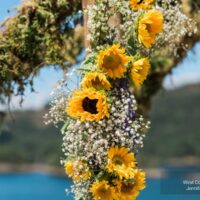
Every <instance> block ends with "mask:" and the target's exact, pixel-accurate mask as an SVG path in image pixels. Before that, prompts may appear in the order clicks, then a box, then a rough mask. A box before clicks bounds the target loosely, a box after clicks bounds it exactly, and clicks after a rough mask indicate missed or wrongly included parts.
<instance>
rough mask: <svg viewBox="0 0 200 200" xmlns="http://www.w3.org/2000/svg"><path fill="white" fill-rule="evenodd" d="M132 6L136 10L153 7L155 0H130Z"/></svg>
mask: <svg viewBox="0 0 200 200" xmlns="http://www.w3.org/2000/svg"><path fill="white" fill-rule="evenodd" d="M129 1H130V5H131V8H132V9H133V10H134V11H137V10H139V9H144V10H147V9H151V8H152V7H153V3H154V0H129Z"/></svg>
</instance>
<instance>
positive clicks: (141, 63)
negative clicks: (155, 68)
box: [131, 58, 150, 88]
mask: <svg viewBox="0 0 200 200" xmlns="http://www.w3.org/2000/svg"><path fill="white" fill-rule="evenodd" d="M149 70H150V62H149V59H148V58H141V59H139V60H137V61H135V62H133V65H132V68H131V79H132V81H133V82H134V84H135V86H136V87H137V88H138V87H140V86H141V85H142V83H143V82H144V80H145V79H146V78H147V76H148V74H149Z"/></svg>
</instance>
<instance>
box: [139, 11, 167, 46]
mask: <svg viewBox="0 0 200 200" xmlns="http://www.w3.org/2000/svg"><path fill="white" fill-rule="evenodd" d="M162 31H163V15H162V14H161V13H160V12H159V11H157V10H151V11H148V12H147V13H145V14H144V16H143V17H142V18H141V19H140V21H139V24H138V40H139V42H140V43H142V44H143V45H144V46H145V47H146V48H150V47H151V46H152V45H153V44H154V43H155V40H156V36H157V34H159V33H161V32H162Z"/></svg>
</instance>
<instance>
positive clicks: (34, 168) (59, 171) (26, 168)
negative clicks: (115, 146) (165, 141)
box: [0, 163, 161, 178]
mask: <svg viewBox="0 0 200 200" xmlns="http://www.w3.org/2000/svg"><path fill="white" fill-rule="evenodd" d="M34 172H39V173H47V174H51V175H55V176H62V177H66V175H65V172H64V168H63V167H62V166H61V167H53V166H49V165H44V164H8V163H3V164H2V163H0V173H34ZM145 172H146V173H147V176H148V178H160V177H161V169H159V168H151V169H150V168H149V169H145Z"/></svg>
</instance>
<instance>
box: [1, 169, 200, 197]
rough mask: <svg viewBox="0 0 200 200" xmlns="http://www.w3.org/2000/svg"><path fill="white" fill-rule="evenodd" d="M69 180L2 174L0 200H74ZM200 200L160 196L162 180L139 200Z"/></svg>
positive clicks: (154, 182)
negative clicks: (69, 189) (69, 192)
mask: <svg viewBox="0 0 200 200" xmlns="http://www.w3.org/2000/svg"><path fill="white" fill-rule="evenodd" d="M70 184H71V181H70V180H68V179H67V178H62V177H56V176H51V175H48V174H41V173H26V174H15V173H9V174H0V200H45V199H47V200H72V199H73V197H72V196H71V197H70V196H66V193H65V189H66V188H67V187H68V188H70ZM150 199H155V200H179V199H180V200H200V195H163V194H160V180H159V179H149V180H147V188H146V189H145V190H144V191H143V192H141V194H140V196H139V198H138V200H150Z"/></svg>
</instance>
